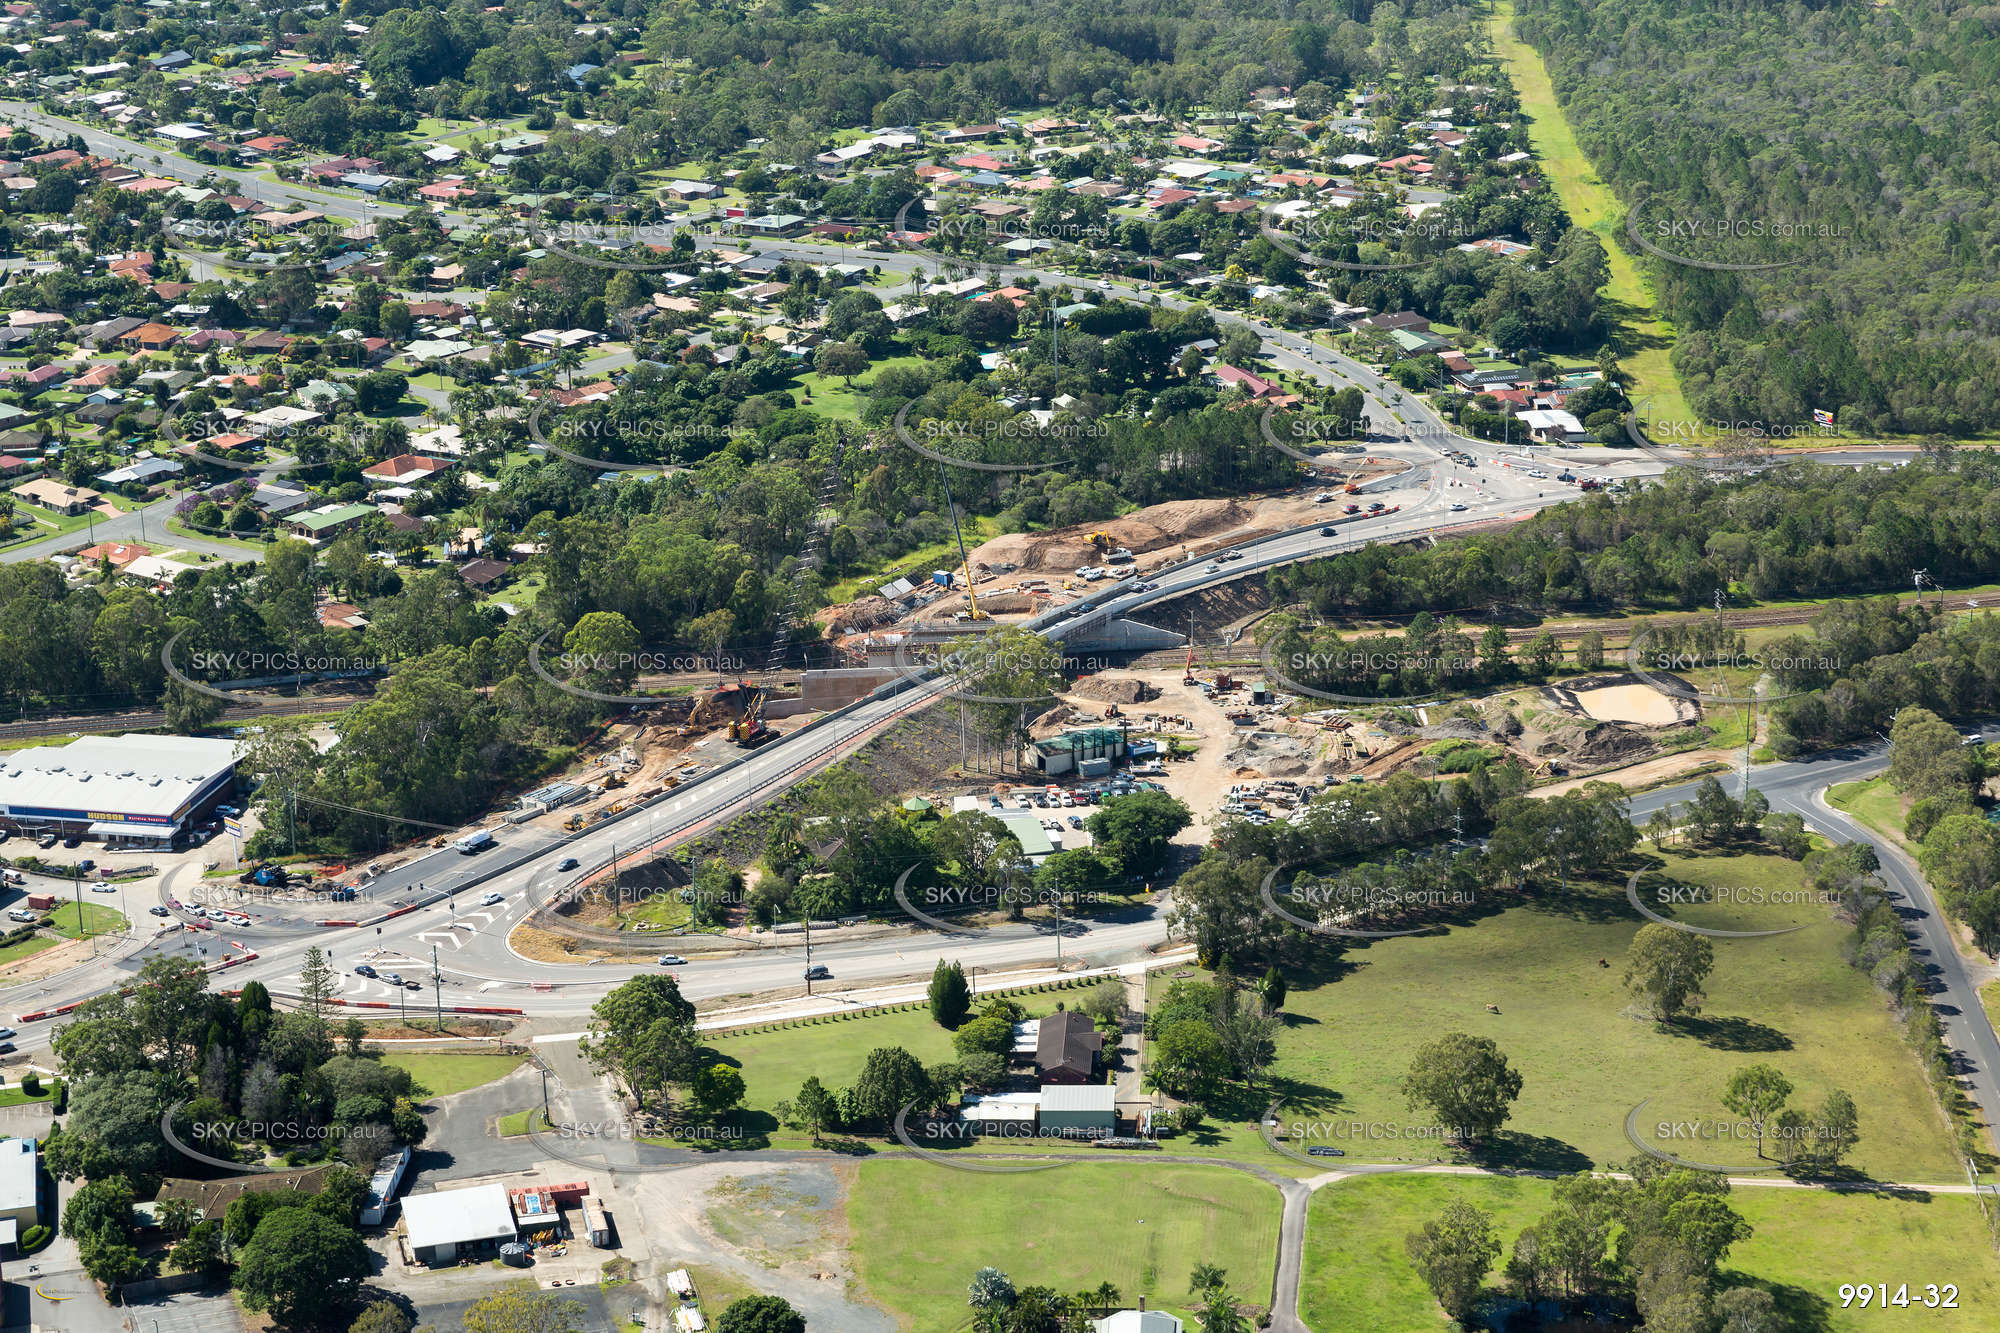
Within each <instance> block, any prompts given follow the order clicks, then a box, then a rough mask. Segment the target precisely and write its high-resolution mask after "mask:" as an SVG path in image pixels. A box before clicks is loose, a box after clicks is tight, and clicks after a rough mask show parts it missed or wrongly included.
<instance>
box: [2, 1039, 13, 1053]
mask: <svg viewBox="0 0 2000 1333" xmlns="http://www.w3.org/2000/svg"><path fill="white" fill-rule="evenodd" d="M13 1053H14V1043H13V1042H11V1041H0V1055H12V1054H13Z"/></svg>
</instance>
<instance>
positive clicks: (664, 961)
mask: <svg viewBox="0 0 2000 1333" xmlns="http://www.w3.org/2000/svg"><path fill="white" fill-rule="evenodd" d="M660 966H661V967H686V966H687V959H685V958H683V957H681V956H680V955H679V954H677V953H663V954H661V955H660Z"/></svg>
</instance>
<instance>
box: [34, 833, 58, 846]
mask: <svg viewBox="0 0 2000 1333" xmlns="http://www.w3.org/2000/svg"><path fill="white" fill-rule="evenodd" d="M55 845H56V835H55V834H53V833H44V834H43V835H42V836H41V837H39V838H37V839H35V846H37V847H53V846H55Z"/></svg>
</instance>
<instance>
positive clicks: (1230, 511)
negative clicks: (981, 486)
mask: <svg viewBox="0 0 2000 1333" xmlns="http://www.w3.org/2000/svg"><path fill="white" fill-rule="evenodd" d="M1251 518H1252V510H1251V508H1250V507H1249V506H1248V505H1245V504H1243V503H1242V502H1240V501H1237V500H1227V499H1222V500H1171V501H1169V502H1167V503H1166V504H1157V505H1148V506H1147V507H1146V508H1144V509H1136V510H1134V511H1133V512H1131V513H1129V514H1127V515H1125V516H1124V517H1123V518H1114V519H1107V520H1106V521H1104V522H1102V523H1081V524H1078V525H1077V526H1075V527H1072V528H1056V529H1053V530H1051V531H1048V532H1010V533H1008V534H1007V535H1006V536H1004V537H995V538H994V539H993V540H992V541H989V542H986V543H985V544H983V545H981V546H980V547H979V548H978V549H976V550H975V551H973V552H972V563H973V565H974V567H978V566H980V565H985V566H987V567H989V568H997V567H998V566H1000V565H1015V566H1018V567H1019V568H1021V569H1027V570H1067V569H1075V568H1077V567H1078V566H1080V565H1087V564H1092V563H1095V562H1096V560H1097V558H1098V556H1099V554H1100V553H1099V551H1098V549H1097V547H1096V546H1094V545H1093V544H1092V543H1091V540H1090V534H1091V533H1093V532H1102V533H1104V534H1105V535H1106V536H1107V537H1109V538H1110V539H1111V544H1112V545H1113V546H1123V547H1126V548H1128V549H1130V550H1131V551H1132V552H1133V553H1134V554H1143V553H1145V552H1147V551H1157V550H1159V549H1160V548H1161V547H1165V546H1177V545H1179V544H1181V543H1183V542H1188V541H1192V540H1194V539H1196V538H1198V537H1203V536H1207V535H1208V534H1210V533H1216V532H1227V531H1229V530H1230V529H1232V528H1240V527H1242V526H1243V525H1244V524H1246V523H1248V522H1250V521H1251Z"/></svg>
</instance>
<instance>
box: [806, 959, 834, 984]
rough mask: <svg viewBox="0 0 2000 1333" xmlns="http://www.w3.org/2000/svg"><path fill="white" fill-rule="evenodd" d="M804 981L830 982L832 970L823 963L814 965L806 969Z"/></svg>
mask: <svg viewBox="0 0 2000 1333" xmlns="http://www.w3.org/2000/svg"><path fill="white" fill-rule="evenodd" d="M806 980H807V981H831V980H833V969H832V968H829V967H828V966H827V965H826V964H825V963H814V964H813V965H812V966H811V967H809V968H807V969H806Z"/></svg>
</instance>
